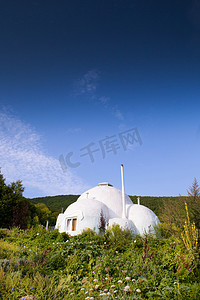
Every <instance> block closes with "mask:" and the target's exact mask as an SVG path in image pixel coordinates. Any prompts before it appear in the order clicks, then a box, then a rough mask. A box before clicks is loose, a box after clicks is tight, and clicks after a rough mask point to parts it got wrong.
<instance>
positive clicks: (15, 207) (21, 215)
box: [0, 172, 58, 229]
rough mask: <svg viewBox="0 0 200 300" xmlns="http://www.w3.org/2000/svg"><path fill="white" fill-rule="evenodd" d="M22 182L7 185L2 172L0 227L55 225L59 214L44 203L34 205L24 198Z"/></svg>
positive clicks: (0, 184) (23, 227)
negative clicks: (47, 223)
mask: <svg viewBox="0 0 200 300" xmlns="http://www.w3.org/2000/svg"><path fill="white" fill-rule="evenodd" d="M23 191H24V187H23V185H22V182H21V181H20V180H19V181H16V182H12V183H11V184H8V185H7V184H6V183H5V178H4V177H3V175H2V174H1V172H0V227H1V228H12V227H19V228H21V229H26V228H29V227H31V226H34V225H38V224H41V225H43V226H45V225H46V222H47V220H48V221H49V225H54V224H55V222H56V218H57V215H58V213H55V212H52V211H51V210H50V209H49V208H48V207H47V206H46V205H45V204H44V203H33V202H32V201H31V200H30V199H27V198H25V197H24V196H23Z"/></svg>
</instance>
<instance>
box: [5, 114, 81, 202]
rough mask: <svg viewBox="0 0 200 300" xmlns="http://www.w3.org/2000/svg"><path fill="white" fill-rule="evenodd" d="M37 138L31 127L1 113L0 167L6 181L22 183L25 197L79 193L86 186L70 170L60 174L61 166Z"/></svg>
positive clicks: (38, 137)
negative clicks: (20, 181) (19, 181)
mask: <svg viewBox="0 0 200 300" xmlns="http://www.w3.org/2000/svg"><path fill="white" fill-rule="evenodd" d="M40 140H41V138H40V136H39V135H38V134H37V133H36V132H35V131H34V130H33V129H32V128H31V126H30V125H28V124H25V123H23V122H22V121H21V120H19V119H17V118H16V117H13V116H11V115H9V114H7V113H0V167H1V171H2V173H3V175H4V177H5V178H6V180H7V182H12V181H16V180H18V179H20V180H22V182H23V185H24V187H25V193H24V194H25V196H27V197H31V196H33V195H32V193H33V191H35V193H36V194H35V195H34V196H36V195H37V196H46V195H58V194H70V193H73V194H79V193H81V192H83V191H84V190H85V189H86V188H87V186H86V185H85V184H84V183H83V181H82V180H81V179H80V178H79V177H78V176H77V175H76V174H74V173H72V172H71V171H68V170H67V172H66V173H63V172H62V170H61V168H60V163H59V161H58V160H57V159H55V158H54V157H52V156H50V155H48V154H45V152H44V151H43V150H42V147H41V142H40Z"/></svg>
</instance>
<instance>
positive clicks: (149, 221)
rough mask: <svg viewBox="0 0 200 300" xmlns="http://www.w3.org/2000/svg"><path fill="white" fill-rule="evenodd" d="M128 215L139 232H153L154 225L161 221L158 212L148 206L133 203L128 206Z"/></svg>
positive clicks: (141, 233)
mask: <svg viewBox="0 0 200 300" xmlns="http://www.w3.org/2000/svg"><path fill="white" fill-rule="evenodd" d="M127 215H128V216H127V217H128V219H129V220H131V221H132V222H133V223H134V225H135V227H136V230H137V234H140V235H143V234H145V233H153V232H154V226H155V225H158V224H159V223H160V221H159V219H158V217H157V216H156V214H155V213H154V212H153V211H152V210H151V209H149V208H148V207H146V206H143V205H138V204H132V205H130V206H129V208H128V212H127Z"/></svg>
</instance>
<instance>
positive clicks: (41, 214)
mask: <svg viewBox="0 0 200 300" xmlns="http://www.w3.org/2000/svg"><path fill="white" fill-rule="evenodd" d="M35 207H36V214H37V216H38V218H39V221H40V223H41V224H42V225H44V226H45V225H46V222H47V220H48V219H49V217H50V215H51V211H50V210H49V209H48V207H47V206H46V205H45V204H44V203H37V204H35Z"/></svg>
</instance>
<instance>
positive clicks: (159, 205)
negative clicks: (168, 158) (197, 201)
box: [31, 195, 187, 216]
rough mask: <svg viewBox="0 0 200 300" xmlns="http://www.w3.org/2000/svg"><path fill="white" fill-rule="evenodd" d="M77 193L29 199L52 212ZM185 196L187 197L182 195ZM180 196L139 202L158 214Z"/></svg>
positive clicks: (147, 199)
mask: <svg viewBox="0 0 200 300" xmlns="http://www.w3.org/2000/svg"><path fill="white" fill-rule="evenodd" d="M78 197H79V195H59V196H47V197H39V198H33V199H31V201H32V202H33V203H35V204H36V203H44V204H45V205H46V206H47V207H48V208H49V209H50V210H51V211H52V212H62V210H63V211H65V209H66V208H67V207H68V206H69V205H70V204H71V203H73V202H75V201H76V200H77V199H78ZM130 198H131V200H132V201H133V203H137V196H130ZM183 198H187V197H183ZM178 199H180V197H153V196H141V197H140V204H141V205H145V206H147V207H148V208H150V209H151V210H153V212H154V213H155V214H156V215H158V216H160V215H161V213H162V210H163V206H164V202H166V201H168V200H170V201H176V200H178Z"/></svg>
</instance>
